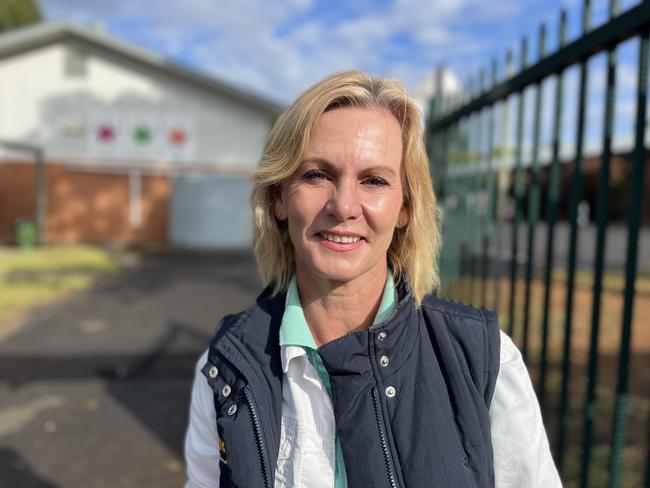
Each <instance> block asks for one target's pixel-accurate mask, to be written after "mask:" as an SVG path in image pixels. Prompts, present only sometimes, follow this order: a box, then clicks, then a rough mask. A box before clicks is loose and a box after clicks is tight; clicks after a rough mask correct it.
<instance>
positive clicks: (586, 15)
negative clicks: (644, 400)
mask: <svg viewBox="0 0 650 488" xmlns="http://www.w3.org/2000/svg"><path fill="white" fill-rule="evenodd" d="M590 7H591V0H584V2H583V14H582V33H583V35H584V34H586V33H587V31H588V30H589V21H590ZM587 78H588V66H587V60H583V61H582V62H581V63H580V87H579V94H578V104H579V105H578V121H577V128H576V131H577V132H576V158H575V166H574V168H573V175H572V178H571V191H570V193H571V200H570V203H569V219H570V222H571V231H570V238H569V267H568V270H567V285H566V297H567V298H566V312H565V321H564V347H563V351H562V387H561V393H560V413H559V420H560V422H559V424H560V425H559V429H558V440H557V463H558V470H559V471H560V474H562V473H563V471H564V461H565V452H564V451H565V447H566V446H565V444H566V431H567V423H568V409H569V376H570V372H571V332H572V327H573V298H574V288H575V275H576V264H577V263H576V250H577V247H578V203H579V202H580V198H581V197H582V186H583V181H582V180H583V176H582V159H583V150H584V132H585V131H584V127H585V108H586V103H587V101H586V97H587Z"/></svg>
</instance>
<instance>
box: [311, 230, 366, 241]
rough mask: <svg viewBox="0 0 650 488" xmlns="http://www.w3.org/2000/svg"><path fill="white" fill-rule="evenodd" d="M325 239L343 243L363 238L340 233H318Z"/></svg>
mask: <svg viewBox="0 0 650 488" xmlns="http://www.w3.org/2000/svg"><path fill="white" fill-rule="evenodd" d="M318 235H319V236H321V237H322V238H323V239H326V240H328V241H330V242H342V243H343V244H350V243H353V242H358V241H360V240H361V237H359V236H346V235H340V234H328V233H327V232H321V233H319V234H318Z"/></svg>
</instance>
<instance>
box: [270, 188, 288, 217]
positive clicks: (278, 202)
mask: <svg viewBox="0 0 650 488" xmlns="http://www.w3.org/2000/svg"><path fill="white" fill-rule="evenodd" d="M273 193H274V198H273V213H274V214H275V218H276V219H278V220H287V206H286V204H285V203H284V198H283V194H282V193H283V192H282V187H281V186H280V185H277V186H276V187H275V188H274V192H273Z"/></svg>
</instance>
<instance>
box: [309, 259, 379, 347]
mask: <svg viewBox="0 0 650 488" xmlns="http://www.w3.org/2000/svg"><path fill="white" fill-rule="evenodd" d="M387 272H388V270H387V268H385V269H383V270H378V271H377V272H376V273H372V276H370V275H369V276H364V277H360V278H359V280H355V281H354V282H348V283H344V284H341V283H340V282H333V281H321V280H313V279H311V277H310V276H305V275H302V276H301V273H300V272H297V273H296V279H297V281H298V292H299V294H300V304H301V306H302V310H303V313H304V315H305V320H306V321H307V324H308V325H309V329H310V330H311V333H312V336H313V337H314V341H315V342H316V346H318V347H320V346H321V345H323V344H327V343H328V342H330V341H333V340H335V339H338V338H339V337H342V336H344V335H345V334H348V333H350V332H354V331H359V330H365V329H367V328H368V327H370V326H371V325H372V323H373V320H374V318H375V316H376V315H377V310H378V309H379V305H380V304H381V299H382V295H383V291H384V287H385V285H386V276H387Z"/></svg>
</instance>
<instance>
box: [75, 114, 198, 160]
mask: <svg viewBox="0 0 650 488" xmlns="http://www.w3.org/2000/svg"><path fill="white" fill-rule="evenodd" d="M195 132H196V131H195V124H194V121H193V120H192V118H191V117H189V116H187V115H186V114H182V113H178V112H171V111H153V110H106V111H96V112H93V113H92V114H90V116H89V118H88V127H87V130H86V145H87V149H88V153H89V156H90V157H96V158H101V159H104V158H108V159H120V160H146V161H151V162H175V161H178V162H188V161H192V160H193V158H194V156H195V148H196V144H195V139H196V137H195Z"/></svg>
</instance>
